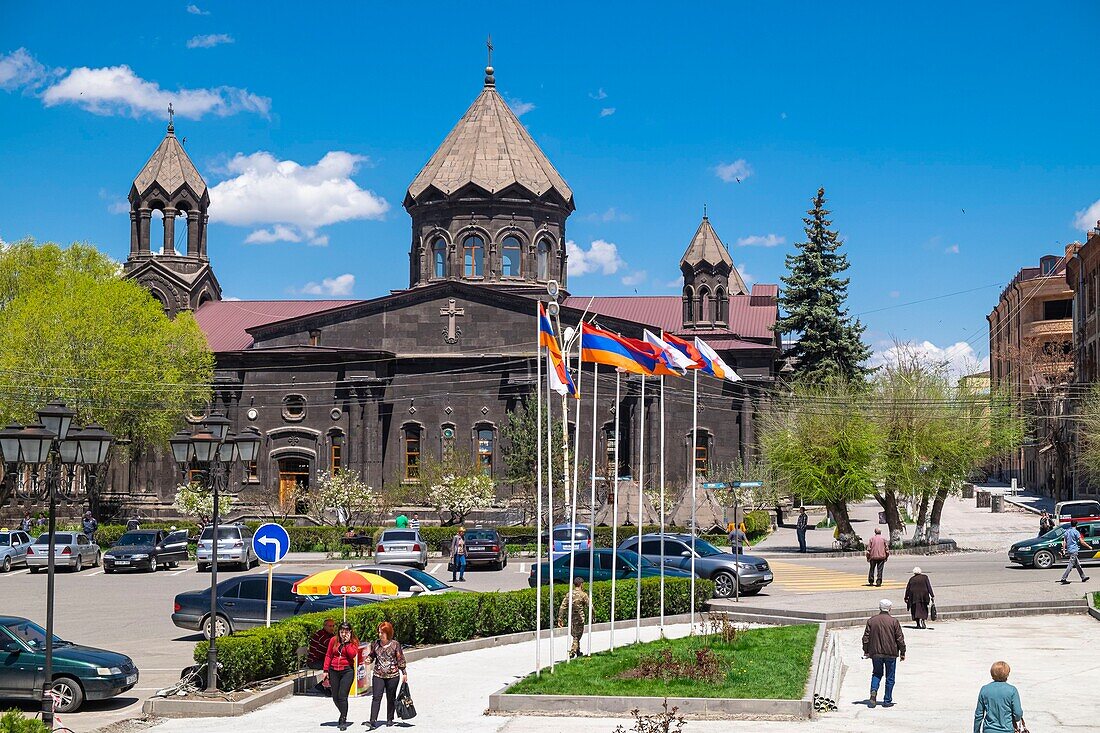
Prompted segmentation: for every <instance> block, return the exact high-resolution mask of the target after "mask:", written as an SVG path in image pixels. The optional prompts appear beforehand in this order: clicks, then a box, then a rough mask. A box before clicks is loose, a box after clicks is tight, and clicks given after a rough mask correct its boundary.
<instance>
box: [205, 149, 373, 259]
mask: <svg viewBox="0 0 1100 733" xmlns="http://www.w3.org/2000/svg"><path fill="white" fill-rule="evenodd" d="M366 162H367V158H366V157H365V156H362V155H354V154H352V153H347V152H344V151H342V150H334V151H332V152H329V153H326V154H325V156H324V157H323V158H321V160H319V161H317V163H316V164H314V165H300V164H299V163H296V162H295V161H293V160H279V159H277V158H276V157H275V156H274V155H272V154H271V153H267V152H262V151H261V152H258V153H253V154H252V155H244V154H241V153H238V154H237V155H236V156H234V157H233V159H232V160H230V161H229V163H228V165H227V166H226V170H227V172H228V173H230V174H235V175H234V177H233V178H230V179H228V180H225V181H222V182H221V183H219V184H218V185H216V186H214V187H213V188H212V189H210V199H211V201H212V202H213V203H212V204H211V206H210V215H211V218H212V219H214V221H218V222H221V223H224V224H231V225H233V226H255V225H261V226H266V227H270V228H268V229H258V230H256V231H254V232H252V233H251V234H249V235H248V237H247V239H246V240H245V241H246V242H252V243H260V244H263V243H270V242H306V243H308V244H312V245H317V246H324V245H326V244H328V236H326V235H318V234H317V228H318V227H323V226H327V225H329V224H336V223H338V222H343V221H353V220H357V219H381V218H382V216H383V215H384V214H385V213H386V211H388V210H389V208H390V205H389V204H388V203H387V202H386V200H385V199H384V198H382V197H381V196H378V195H377V194H375V193H374V192H373V191H368V190H366V189H363V188H360V187H359V184H358V183H356V182H355V181H353V180H352V179H351V176H352V175H354V174H355V172H356V171H357V170H358V168H359V166H360V165H362V164H363V163H366Z"/></svg>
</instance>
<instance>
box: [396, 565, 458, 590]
mask: <svg viewBox="0 0 1100 733" xmlns="http://www.w3.org/2000/svg"><path fill="white" fill-rule="evenodd" d="M405 575H408V576H409V577H410V578H412V579H413V580H415V581H416V582H417V583H420V585H422V586H424V588H425V589H427V590H443V589H444V588H450V586H449V585H447V584H446V583H444V582H443V581H442V580H439V579H438V578H435V577H432V576H431V575H428V574H427V573H425V572H424V571H423V570H417V569H416V568H413V569H412V570H406V571H405Z"/></svg>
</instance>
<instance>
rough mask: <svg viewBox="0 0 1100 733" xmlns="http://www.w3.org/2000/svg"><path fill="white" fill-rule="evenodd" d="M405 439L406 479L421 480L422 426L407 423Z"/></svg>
mask: <svg viewBox="0 0 1100 733" xmlns="http://www.w3.org/2000/svg"><path fill="white" fill-rule="evenodd" d="M403 432H404V435H403V436H402V437H403V440H404V443H405V480H406V481H419V480H420V426H419V425H406V426H405V428H404V431H403Z"/></svg>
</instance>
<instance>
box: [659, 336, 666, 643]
mask: <svg viewBox="0 0 1100 733" xmlns="http://www.w3.org/2000/svg"><path fill="white" fill-rule="evenodd" d="M662 335H663V332H662ZM657 511H658V512H660V514H661V558H662V559H663V558H664V556H665V376H664V375H663V374H662V375H661V506H660V507H658V509H657ZM660 565H661V568H660V570H661V590H660V594H661V626H660V628H661V633H662V634H664V630H665V564H664V562H661V563H660Z"/></svg>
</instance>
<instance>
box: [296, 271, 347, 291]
mask: <svg viewBox="0 0 1100 733" xmlns="http://www.w3.org/2000/svg"><path fill="white" fill-rule="evenodd" d="M354 287H355V275H352V274H351V273H350V272H345V273H344V274H343V275H337V276H336V277H326V278H325V279H324V280H322V281H321V282H319V283H315V282H308V283H306V284H305V285H303V286H302V289H301V290H299V291H298V292H299V293H301V294H302V295H328V296H332V297H339V296H345V297H346V296H348V295H351V291H352V289H353V288H354Z"/></svg>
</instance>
